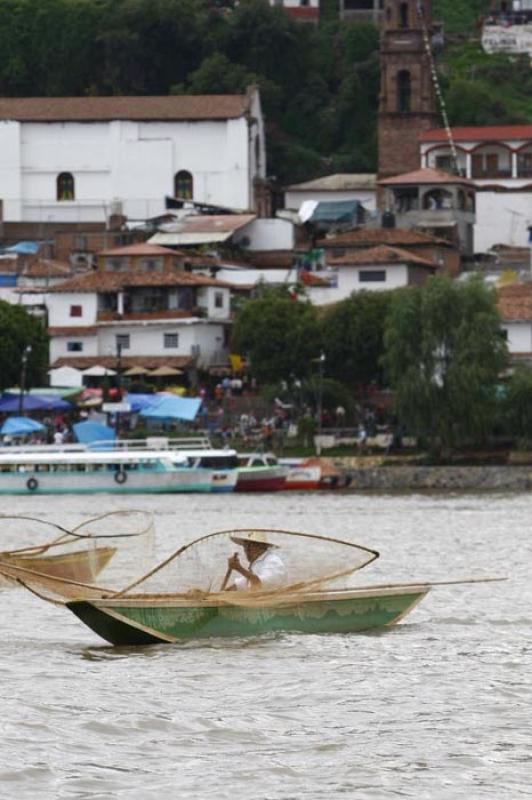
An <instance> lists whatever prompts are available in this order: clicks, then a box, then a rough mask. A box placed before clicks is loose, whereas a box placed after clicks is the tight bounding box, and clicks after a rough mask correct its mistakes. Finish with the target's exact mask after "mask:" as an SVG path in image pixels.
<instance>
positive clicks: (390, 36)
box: [378, 0, 438, 179]
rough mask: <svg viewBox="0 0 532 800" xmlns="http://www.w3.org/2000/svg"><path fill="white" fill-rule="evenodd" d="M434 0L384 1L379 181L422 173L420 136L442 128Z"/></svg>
mask: <svg viewBox="0 0 532 800" xmlns="http://www.w3.org/2000/svg"><path fill="white" fill-rule="evenodd" d="M430 6H431V3H430V0H385V4H384V17H383V21H382V28H381V42H380V65H381V89H380V97H379V131H378V140H379V178H381V179H383V178H389V177H392V176H393V175H400V174H402V173H405V172H411V171H412V170H416V169H419V167H420V156H419V142H418V136H419V134H420V133H422V132H423V131H426V130H429V129H430V128H436V127H437V126H438V115H437V112H436V100H435V91H434V84H433V81H432V74H431V59H430V56H429V54H428V53H427V46H426V41H430V40H431V38H432V35H433V26H432V19H431V8H430Z"/></svg>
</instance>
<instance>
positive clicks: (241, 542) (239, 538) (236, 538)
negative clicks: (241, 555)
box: [230, 536, 277, 549]
mask: <svg viewBox="0 0 532 800" xmlns="http://www.w3.org/2000/svg"><path fill="white" fill-rule="evenodd" d="M230 539H231V541H232V542H234V543H235V544H239V545H241V546H242V547H244V545H246V544H260V545H261V547H264V549H267V548H268V547H277V545H276V544H272V543H271V542H260V541H259V540H258V539H246V538H244V537H243V536H231V537H230Z"/></svg>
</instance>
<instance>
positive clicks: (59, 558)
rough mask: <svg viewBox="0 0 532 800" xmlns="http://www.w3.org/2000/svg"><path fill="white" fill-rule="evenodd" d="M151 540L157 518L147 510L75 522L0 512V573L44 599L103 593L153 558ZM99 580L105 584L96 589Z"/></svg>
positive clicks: (5, 578)
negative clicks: (69, 523) (58, 521)
mask: <svg viewBox="0 0 532 800" xmlns="http://www.w3.org/2000/svg"><path fill="white" fill-rule="evenodd" d="M153 541H154V527H153V520H152V517H151V515H150V514H148V513H146V512H144V511H116V512H110V513H106V514H101V515H100V516H98V517H91V518H89V519H85V520H83V521H82V522H78V523H76V524H71V525H68V524H67V523H65V524H59V523H56V522H52V521H49V520H43V519H37V518H34V517H30V516H25V515H0V575H1V576H2V577H3V579H4V585H6V583H7V585H12V584H13V583H14V582H16V583H21V584H23V585H25V586H27V587H28V588H33V589H35V590H37V591H38V592H40V593H42V594H43V595H44V596H45V597H46V599H57V598H72V597H78V596H80V595H83V596H89V595H90V596H99V595H101V594H102V591H104V588H103V587H105V591H113V590H116V589H117V588H118V587H119V586H122V585H123V584H124V582H125V581H126V580H129V579H130V577H131V575H134V574H137V573H138V571H139V570H142V569H146V568H147V567H148V566H149V565H150V564H152V563H153V560H154V559H153ZM4 548H5V549H4ZM96 581H97V582H98V586H99V587H102V588H99V589H97V590H94V591H92V590H91V589H90V587H91V586H92V585H94V584H95V582H96Z"/></svg>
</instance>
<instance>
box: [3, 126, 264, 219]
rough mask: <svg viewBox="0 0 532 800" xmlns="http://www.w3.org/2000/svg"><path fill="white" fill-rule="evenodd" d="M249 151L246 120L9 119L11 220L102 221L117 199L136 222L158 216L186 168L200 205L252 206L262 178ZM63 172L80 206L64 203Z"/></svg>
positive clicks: (6, 191)
mask: <svg viewBox="0 0 532 800" xmlns="http://www.w3.org/2000/svg"><path fill="white" fill-rule="evenodd" d="M259 123H260V121H259ZM255 128H257V126H255ZM258 128H259V129H261V125H260V124H259V125H258ZM261 148H263V144H262V145H261ZM261 148H259V152H260V153H261V154H262V155H261V159H262V164H261V170H262V171H264V168H265V164H264V156H263V149H261ZM249 150H250V143H249V141H248V122H247V120H246V119H245V118H244V117H242V118H239V119H234V120H227V121H203V122H157V121H155V122H131V121H129V122H128V121H114V122H110V123H106V122H95V123H79V122H61V123H60V122H54V123H47V124H44V123H38V122H25V123H22V124H20V123H18V122H2V123H0V176H1V178H2V195H1V199H3V201H4V220H6V221H9V222H17V221H32V222H39V221H40V222H54V221H68V222H75V221H82V222H102V221H104V220H105V218H106V216H107V215H108V214H109V213H110V212H111V204H112V203H113V202H115V201H120V202H122V212H123V213H124V214H125V215H126V216H128V217H130V218H134V219H135V218H137V219H142V218H145V217H147V216H153V215H155V214H158V213H161V212H162V211H163V210H164V198H165V195H173V194H174V176H175V173H176V172H178V171H179V170H187V171H189V172H191V174H192V176H193V179H194V197H195V199H196V200H198V201H200V202H206V203H213V204H216V203H218V204H220V205H224V206H229V207H234V208H241V209H247V208H250V207H251V206H252V204H253V197H252V195H251V186H252V181H253V177H254V173H251V172H250V170H251V169H252V165H251V164H250V153H249ZM61 172H70V173H72V175H73V176H74V180H75V200H74V201H72V202H71V201H62V202H57V200H56V179H57V176H58V175H59V173H61Z"/></svg>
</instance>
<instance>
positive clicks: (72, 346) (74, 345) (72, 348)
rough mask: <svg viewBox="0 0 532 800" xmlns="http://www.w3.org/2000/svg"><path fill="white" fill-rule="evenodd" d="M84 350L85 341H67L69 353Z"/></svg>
mask: <svg viewBox="0 0 532 800" xmlns="http://www.w3.org/2000/svg"><path fill="white" fill-rule="evenodd" d="M82 350H83V342H67V351H68V352H69V353H81V352H82Z"/></svg>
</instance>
